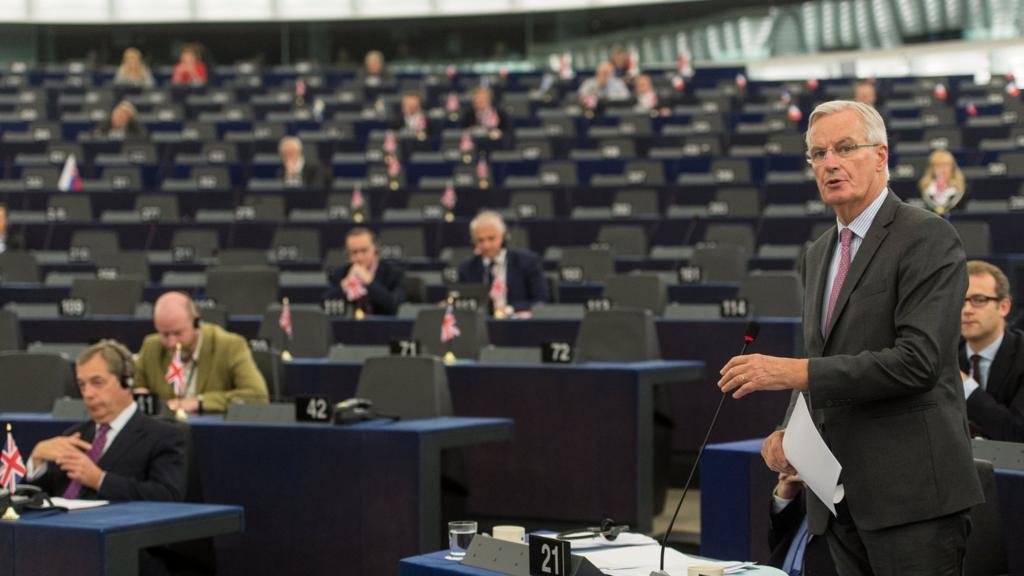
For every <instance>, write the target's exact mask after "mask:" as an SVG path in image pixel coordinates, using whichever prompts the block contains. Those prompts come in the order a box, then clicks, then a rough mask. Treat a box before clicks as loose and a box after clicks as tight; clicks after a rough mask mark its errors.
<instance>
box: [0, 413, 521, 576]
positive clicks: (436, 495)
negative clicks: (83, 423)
mask: <svg viewBox="0 0 1024 576" xmlns="http://www.w3.org/2000/svg"><path fill="white" fill-rule="evenodd" d="M0 421H3V422H7V421H9V422H12V423H13V424H14V434H15V436H16V438H17V439H18V443H19V445H21V446H22V447H23V449H24V450H25V451H26V452H28V451H30V450H31V447H32V446H34V445H35V443H36V442H38V441H39V440H41V439H44V438H48V437H50V436H53V435H55V434H59V433H60V432H62V431H63V430H64V429H66V428H67V427H68V426H69V425H71V424H72V422H69V421H56V420H53V419H52V418H50V417H48V416H41V415H32V414H0ZM512 426H513V425H512V422H510V421H509V420H506V419H497V418H438V419H432V420H419V421H406V422H397V423H388V424H381V423H378V422H368V423H364V424H361V425H358V426H352V427H344V428H342V427H335V426H328V425H314V424H293V425H259V424H238V423H225V422H223V421H221V420H219V419H217V418H214V417H200V418H195V419H193V420H191V421H190V429H191V433H192V445H193V451H194V455H195V461H196V464H197V466H198V468H199V482H200V484H201V493H202V498H203V500H204V501H206V502H217V503H223V504H231V505H237V506H241V507H243V508H244V509H245V515H246V534H245V537H244V538H227V539H222V540H221V541H218V542H216V550H217V563H218V574H227V575H233V574H238V575H249V574H263V573H266V572H267V570H269V569H271V568H272V569H273V570H274V572H275V573H277V574H296V575H300V574H301V575H306V574H327V573H336V572H337V571H338V569H339V567H342V566H343V567H345V573H346V574H354V575H366V576H370V575H372V576H378V575H389V574H395V573H397V567H398V561H399V559H400V558H403V557H405V556H409V555H412V554H418V553H423V552H427V551H429V550H436V549H438V548H440V547H441V545H442V532H443V527H442V523H441V516H440V500H441V488H440V482H441V479H440V467H441V452H442V450H444V449H448V448H457V447H462V446H467V445H472V444H479V443H483V442H494V441H501V440H507V439H508V438H510V437H511V435H512ZM52 573H59V572H52Z"/></svg>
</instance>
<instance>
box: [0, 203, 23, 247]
mask: <svg viewBox="0 0 1024 576" xmlns="http://www.w3.org/2000/svg"><path fill="white" fill-rule="evenodd" d="M19 248H21V241H20V239H19V238H18V236H17V235H15V234H13V233H11V231H10V230H8V228H7V205H6V204H3V203H0V254H3V253H4V252H6V251H8V250H17V249H19Z"/></svg>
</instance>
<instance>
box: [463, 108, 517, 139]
mask: <svg viewBox="0 0 1024 576" xmlns="http://www.w3.org/2000/svg"><path fill="white" fill-rule="evenodd" d="M494 113H495V114H497V115H498V126H497V128H498V130H501V132H502V134H505V133H507V132H508V117H507V116H506V115H505V113H504V112H502V111H501V110H498V109H497V108H495V109H494ZM462 127H463V128H476V127H477V119H476V109H475V108H473V107H472V106H470V108H469V111H467V112H466V114H465V115H464V116H463V117H462Z"/></svg>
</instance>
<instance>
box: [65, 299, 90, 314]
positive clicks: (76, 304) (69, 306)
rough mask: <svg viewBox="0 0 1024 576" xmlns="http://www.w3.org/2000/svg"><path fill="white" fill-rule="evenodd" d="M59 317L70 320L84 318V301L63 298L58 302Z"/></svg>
mask: <svg viewBox="0 0 1024 576" xmlns="http://www.w3.org/2000/svg"><path fill="white" fill-rule="evenodd" d="M60 315H61V316H68V317H70V318H78V317H80V316H85V300H82V299H81V298H64V299H62V300H61V301H60Z"/></svg>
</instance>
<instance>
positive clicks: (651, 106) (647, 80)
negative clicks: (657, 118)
mask: <svg viewBox="0 0 1024 576" xmlns="http://www.w3.org/2000/svg"><path fill="white" fill-rule="evenodd" d="M633 85H634V89H635V91H636V109H637V110H638V111H640V112H650V111H652V110H658V92H657V90H655V89H654V82H653V81H651V77H650V76H648V75H647V74H641V75H639V76H637V77H636V81H635V82H634V84H633Z"/></svg>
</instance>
